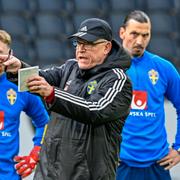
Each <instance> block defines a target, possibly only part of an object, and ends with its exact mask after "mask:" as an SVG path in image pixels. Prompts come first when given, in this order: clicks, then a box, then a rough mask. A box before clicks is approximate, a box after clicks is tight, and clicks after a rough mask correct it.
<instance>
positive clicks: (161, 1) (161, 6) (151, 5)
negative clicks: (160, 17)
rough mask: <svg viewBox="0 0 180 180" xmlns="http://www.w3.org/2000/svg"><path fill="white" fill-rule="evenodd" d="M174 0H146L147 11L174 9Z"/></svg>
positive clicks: (168, 10)
mask: <svg viewBox="0 0 180 180" xmlns="http://www.w3.org/2000/svg"><path fill="white" fill-rule="evenodd" d="M173 1H174V0H146V3H147V8H148V10H149V11H159V12H160V11H166V12H170V11H172V10H173V9H174V2H173Z"/></svg>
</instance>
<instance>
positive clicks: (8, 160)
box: [0, 73, 49, 180]
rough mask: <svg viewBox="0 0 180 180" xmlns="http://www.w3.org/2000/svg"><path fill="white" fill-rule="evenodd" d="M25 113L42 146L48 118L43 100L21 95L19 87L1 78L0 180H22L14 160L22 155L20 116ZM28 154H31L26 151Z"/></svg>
mask: <svg viewBox="0 0 180 180" xmlns="http://www.w3.org/2000/svg"><path fill="white" fill-rule="evenodd" d="M22 111H24V112H25V113H26V114H27V115H28V116H29V117H31V119H32V123H33V125H34V127H35V130H36V132H35V136H34V138H33V141H34V145H40V142H41V139H42V135H43V131H44V125H45V124H47V122H48V119H49V116H48V114H47V111H46V110H45V108H44V105H43V103H42V101H41V99H40V98H39V97H38V96H36V95H33V94H30V93H28V92H18V89H17V86H16V85H15V84H13V83H11V82H10V81H8V80H7V78H6V74H5V73H4V74H2V75H1V76H0V180H4V179H7V180H19V179H21V178H20V176H19V175H18V174H16V171H15V168H14V165H15V162H14V161H13V158H14V156H15V155H18V152H19V123H20V114H21V112H22ZM24 146H25V144H24ZM27 153H29V152H27Z"/></svg>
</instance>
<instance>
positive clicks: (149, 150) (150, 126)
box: [120, 51, 180, 167]
mask: <svg viewBox="0 0 180 180" xmlns="http://www.w3.org/2000/svg"><path fill="white" fill-rule="evenodd" d="M127 73H128V75H129V76H130V79H131V81H132V84H133V99H132V104H131V112H130V115H129V116H128V118H127V120H126V123H125V126H124V129H123V134H122V136H123V142H122V144H121V152H120V159H121V160H122V161H123V162H125V163H126V164H128V165H129V166H134V167H147V166H150V165H151V164H153V163H154V162H156V161H157V160H159V159H161V158H162V157H164V156H165V155H167V154H168V151H169V150H168V148H169V144H168V142H167V134H166V130H165V113H164V99H165V97H166V98H167V99H168V100H170V101H171V102H172V104H173V105H174V107H175V108H176V111H177V134H176V139H175V143H174V145H173V147H174V148H175V149H178V148H180V76H179V73H178V72H177V71H176V69H175V67H174V66H173V65H172V64H171V63H170V62H168V61H166V60H164V59H163V58H161V57H159V56H157V55H154V54H152V53H149V52H147V51H145V52H144V55H143V56H142V57H140V58H134V59H132V65H131V67H130V69H129V70H128V72H127ZM168 120H169V121H171V120H172V119H168ZM175 131H176V130H175Z"/></svg>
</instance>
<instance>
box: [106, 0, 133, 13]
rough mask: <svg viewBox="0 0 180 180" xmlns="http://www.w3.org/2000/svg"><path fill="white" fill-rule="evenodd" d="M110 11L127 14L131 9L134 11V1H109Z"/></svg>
mask: <svg viewBox="0 0 180 180" xmlns="http://www.w3.org/2000/svg"><path fill="white" fill-rule="evenodd" d="M110 4H111V10H112V12H120V13H121V12H122V11H125V12H128V11H131V10H133V9H136V8H135V7H136V6H135V5H136V1H135V0H133V1H132V0H120V1H119V0H110Z"/></svg>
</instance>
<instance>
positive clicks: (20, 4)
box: [0, 0, 28, 13]
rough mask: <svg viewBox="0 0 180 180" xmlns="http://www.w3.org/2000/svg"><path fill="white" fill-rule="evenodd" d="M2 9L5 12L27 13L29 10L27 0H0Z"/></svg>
mask: <svg viewBox="0 0 180 180" xmlns="http://www.w3.org/2000/svg"><path fill="white" fill-rule="evenodd" d="M0 4H1V10H2V11H3V12H5V13H7V12H8V13H26V12H27V10H28V1H27V0H13V1H8V0H0Z"/></svg>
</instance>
